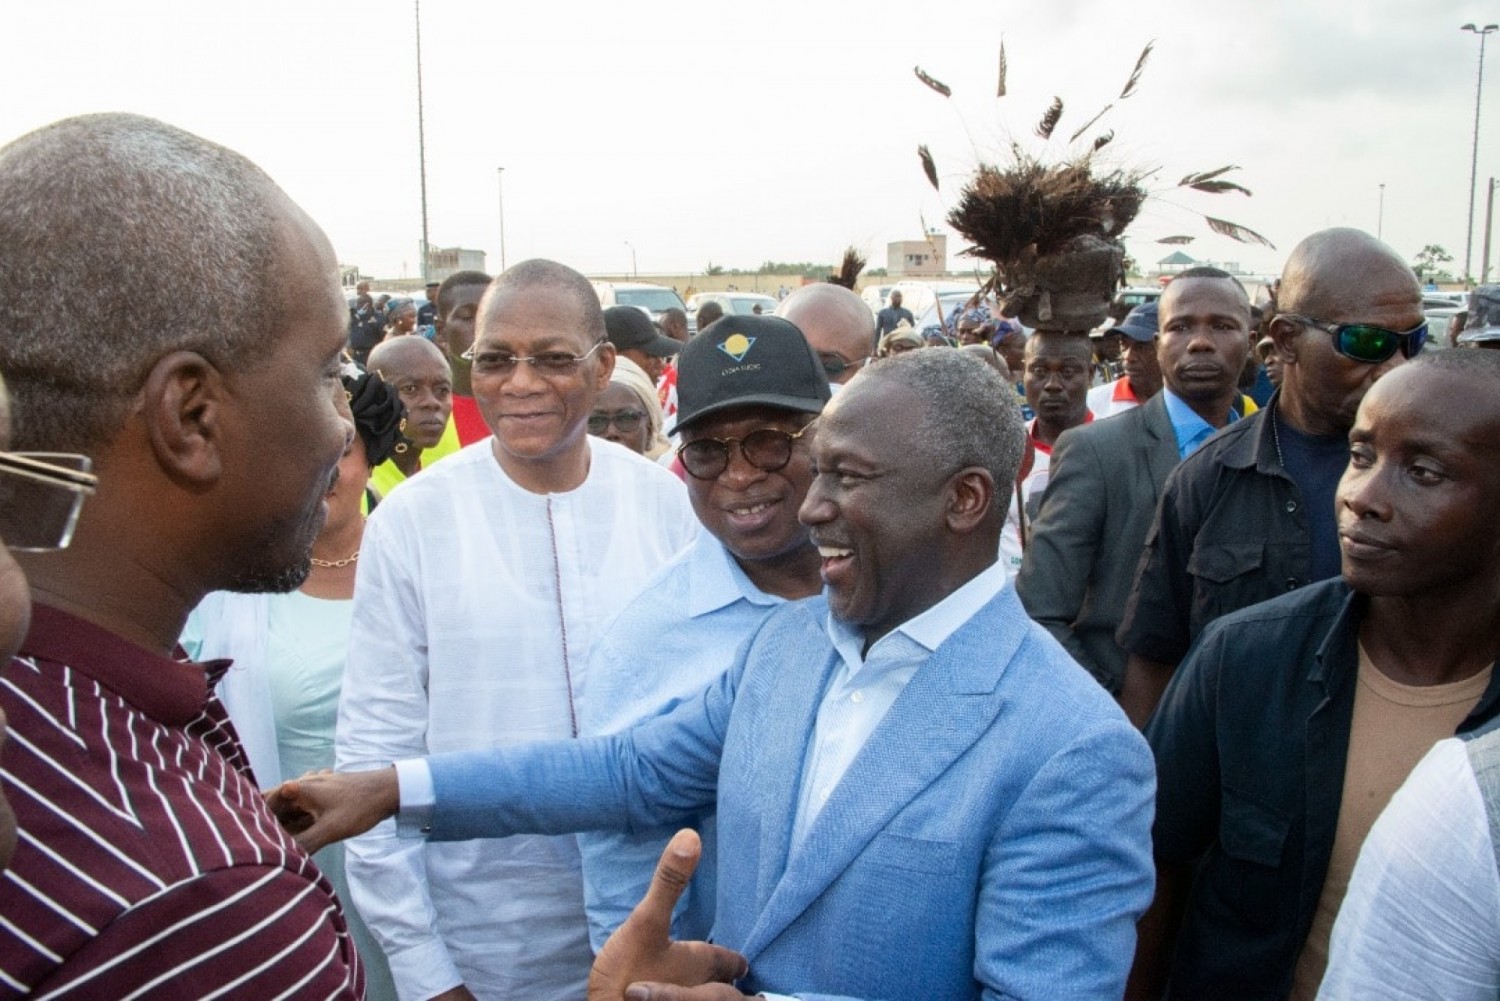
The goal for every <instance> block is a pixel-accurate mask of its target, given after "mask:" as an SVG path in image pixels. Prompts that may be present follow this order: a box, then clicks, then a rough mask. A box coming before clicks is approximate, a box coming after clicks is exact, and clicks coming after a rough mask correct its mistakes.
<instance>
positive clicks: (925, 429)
mask: <svg viewBox="0 0 1500 1001" xmlns="http://www.w3.org/2000/svg"><path fill="white" fill-rule="evenodd" d="M856 378H858V379H862V380H868V379H888V380H894V381H896V382H899V383H900V384H901V385H903V386H905V387H906V388H907V389H909V390H911V391H912V392H913V393H915V394H916V395H917V397H918V399H919V400H920V402H921V407H922V409H921V413H920V414H919V415H918V418H917V425H916V433H917V440H918V444H919V447H920V449H921V451H922V455H923V456H924V457H925V458H926V459H927V461H929V462H931V463H932V464H933V465H935V466H936V467H938V468H939V469H941V470H942V471H944V472H945V473H954V472H957V471H958V470H960V469H963V468H965V467H967V466H979V467H981V468H983V469H986V470H988V471H989V474H990V475H991V476H992V477H994V479H995V489H996V497H997V499H998V500H1003V503H999V504H998V505H997V507H998V509H999V511H1000V513H1001V514H1002V515H1003V513H1004V511H1005V509H1006V507H1007V505H1008V504H1009V499H1010V493H1011V491H1012V490H1013V489H1014V487H1015V482H1016V474H1017V473H1018V472H1019V471H1020V469H1021V456H1022V454H1023V453H1024V452H1025V449H1026V425H1025V422H1024V421H1023V420H1022V419H1021V408H1020V405H1019V404H1018V403H1017V401H1016V394H1015V391H1014V390H1013V389H1012V388H1011V387H1010V386H1009V385H1007V384H1006V382H1005V380H1004V379H1002V378H1000V374H999V373H998V372H996V371H995V370H994V369H993V368H991V367H990V366H989V365H986V364H985V363H984V361H983V360H982V359H979V358H975V357H973V356H972V355H969V354H967V353H966V352H963V351H955V350H953V349H951V348H924V349H923V350H921V351H907V352H904V353H902V354H898V355H892V356H891V357H889V358H882V359H880V360H879V361H877V362H875V363H873V364H871V365H870V366H869V367H868V368H866V369H865V370H864V371H863V372H861V373H860V374H859V375H858V376H857V377H856Z"/></svg>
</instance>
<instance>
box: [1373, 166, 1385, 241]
mask: <svg viewBox="0 0 1500 1001" xmlns="http://www.w3.org/2000/svg"><path fill="white" fill-rule="evenodd" d="M1384 238H1385V182H1383V181H1382V182H1381V184H1380V212H1379V214H1377V215H1376V216H1375V239H1377V240H1382V239H1384Z"/></svg>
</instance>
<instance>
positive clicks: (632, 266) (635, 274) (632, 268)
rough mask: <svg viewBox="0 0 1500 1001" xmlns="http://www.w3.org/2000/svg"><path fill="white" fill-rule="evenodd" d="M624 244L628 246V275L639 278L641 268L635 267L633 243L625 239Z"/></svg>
mask: <svg viewBox="0 0 1500 1001" xmlns="http://www.w3.org/2000/svg"><path fill="white" fill-rule="evenodd" d="M625 246H627V247H629V248H630V276H631V277H632V278H639V277H640V276H641V269H640V268H638V267H636V264H635V244H633V243H631V242H630V241H629V240H626V241H625Z"/></svg>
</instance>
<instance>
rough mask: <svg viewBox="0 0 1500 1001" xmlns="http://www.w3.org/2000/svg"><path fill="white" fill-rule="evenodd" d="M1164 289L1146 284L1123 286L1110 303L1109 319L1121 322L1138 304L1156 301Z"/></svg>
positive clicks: (1142, 304) (1113, 321)
mask: <svg viewBox="0 0 1500 1001" xmlns="http://www.w3.org/2000/svg"><path fill="white" fill-rule="evenodd" d="M1161 293H1162V290H1161V289H1159V288H1150V287H1147V286H1144V285H1132V286H1130V287H1129V288H1122V289H1120V291H1118V292H1116V293H1115V297H1114V299H1113V300H1111V302H1110V304H1109V319H1110V322H1112V323H1121V322H1123V321H1124V319H1125V317H1126V316H1127V315H1129V313H1130V311H1131V310H1132V309H1135V307H1137V306H1144V305H1145V304H1146V303H1148V302H1155V301H1156V300H1158V299H1160V298H1161Z"/></svg>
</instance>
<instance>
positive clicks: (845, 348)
mask: <svg viewBox="0 0 1500 1001" xmlns="http://www.w3.org/2000/svg"><path fill="white" fill-rule="evenodd" d="M776 315H777V316H779V317H781V318H782V319H785V320H790V321H791V322H792V323H793V324H795V325H796V326H797V329H799V330H801V331H802V334H803V336H805V337H806V338H807V343H808V344H810V345H812V349H813V351H815V352H817V354H818V356H819V357H820V358H822V359H823V360H824V362H825V363H826V362H828V361H830V360H831V359H833V358H837V359H838V360H839V361H840V362H841V363H842V364H843V365H844V366H846V367H845V368H843V370H842V371H841V372H838V373H837V374H835V375H832V376H831V381H833V382H848V381H849V380H850V379H852V378H854V376H855V374H856V373H858V372H859V369H860V365H859V363H860V362H861V361H862V360H863V359H865V358H868V357H869V356H870V354H871V353H872V352H873V351H874V350H875V317H874V316H873V315H871V313H870V307H869V306H867V305H865V302H864V300H863V299H861V298H860V297H859V296H857V295H855V294H854V293H853V292H851V291H849V290H848V289H846V288H844V287H843V286H841V285H832V284H829V283H827V282H821V283H819V284H816V285H804V286H803V287H802V288H800V289H798V290H797V291H795V292H793V293H792V294H791V295H789V296H787V297H786V298H785V299H783V300H782V301H781V305H780V306H778V307H776Z"/></svg>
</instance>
